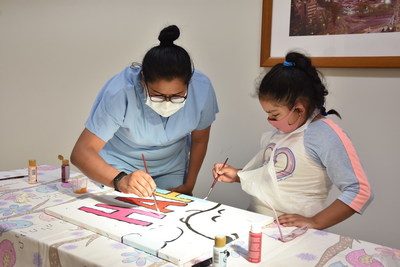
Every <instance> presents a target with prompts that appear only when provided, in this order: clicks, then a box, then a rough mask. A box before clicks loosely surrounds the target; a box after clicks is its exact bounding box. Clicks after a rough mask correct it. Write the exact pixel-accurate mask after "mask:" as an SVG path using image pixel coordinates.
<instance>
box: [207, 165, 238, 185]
mask: <svg viewBox="0 0 400 267" xmlns="http://www.w3.org/2000/svg"><path fill="white" fill-rule="evenodd" d="M223 165H224V164H223V163H215V164H214V169H213V170H212V172H213V176H214V179H218V182H225V183H234V182H240V178H239V176H238V175H237V173H238V171H239V169H235V168H233V167H232V166H230V165H228V164H225V166H224V167H223V168H222V166H223Z"/></svg>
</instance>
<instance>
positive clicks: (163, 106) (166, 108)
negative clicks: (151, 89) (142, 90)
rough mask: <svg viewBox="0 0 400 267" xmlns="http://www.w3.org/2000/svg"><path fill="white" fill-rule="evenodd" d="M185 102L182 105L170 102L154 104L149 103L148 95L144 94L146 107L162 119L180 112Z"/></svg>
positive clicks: (152, 102)
mask: <svg viewBox="0 0 400 267" xmlns="http://www.w3.org/2000/svg"><path fill="white" fill-rule="evenodd" d="M185 102H186V101H184V102H182V103H172V102H171V101H168V102H167V101H164V102H154V101H151V99H150V97H149V95H148V93H147V94H146V105H147V106H149V107H151V108H152V109H153V110H154V111H155V112H157V113H158V114H159V115H161V116H163V117H169V116H171V115H172V114H174V113H175V112H177V111H178V110H180V109H181V108H182V107H183V106H184V105H185Z"/></svg>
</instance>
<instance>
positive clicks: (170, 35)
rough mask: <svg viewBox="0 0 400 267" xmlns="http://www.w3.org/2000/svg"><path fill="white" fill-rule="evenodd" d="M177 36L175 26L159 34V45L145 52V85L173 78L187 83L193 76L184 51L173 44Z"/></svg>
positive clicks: (143, 63) (143, 66)
mask: <svg viewBox="0 0 400 267" xmlns="http://www.w3.org/2000/svg"><path fill="white" fill-rule="evenodd" d="M179 35H180V31H179V28H178V27H177V26H175V25H171V26H168V27H166V28H164V29H163V30H162V31H161V32H160V35H159V36H158V40H159V41H160V44H159V45H157V46H154V47H153V48H151V49H150V50H149V51H147V53H146V55H145V56H144V58H143V62H142V71H143V76H144V81H145V82H146V83H148V82H154V81H157V80H167V81H170V80H172V79H175V78H178V79H181V80H182V81H183V82H184V83H185V84H188V83H189V81H190V79H191V77H192V75H193V67H192V60H191V59H190V56H189V54H188V52H186V50H185V49H183V48H182V47H180V46H178V45H175V44H174V41H175V40H176V39H178V38H179Z"/></svg>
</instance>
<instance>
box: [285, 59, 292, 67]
mask: <svg viewBox="0 0 400 267" xmlns="http://www.w3.org/2000/svg"><path fill="white" fill-rule="evenodd" d="M283 66H285V67H293V66H294V63H293V62H289V61H286V60H285V61H284V62H283Z"/></svg>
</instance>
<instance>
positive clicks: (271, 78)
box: [257, 52, 341, 118]
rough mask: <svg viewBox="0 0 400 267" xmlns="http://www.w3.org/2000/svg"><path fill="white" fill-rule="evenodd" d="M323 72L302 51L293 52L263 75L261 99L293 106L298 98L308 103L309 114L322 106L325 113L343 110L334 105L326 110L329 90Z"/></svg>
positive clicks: (260, 89)
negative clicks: (323, 80)
mask: <svg viewBox="0 0 400 267" xmlns="http://www.w3.org/2000/svg"><path fill="white" fill-rule="evenodd" d="M322 78H323V76H322V74H321V73H320V72H319V71H318V70H317V69H316V68H315V67H314V66H313V65H312V64H311V60H310V59H309V58H308V57H306V56H305V55H303V54H301V53H298V52H289V53H288V54H287V55H286V57H285V62H284V63H279V64H276V65H275V66H274V67H273V68H272V69H271V70H270V71H269V72H268V73H267V74H266V75H265V77H264V78H263V79H262V81H261V84H260V86H259V88H258V92H257V93H258V97H259V99H268V100H271V99H272V100H274V101H277V102H281V103H284V104H286V105H287V106H288V107H289V108H292V107H293V106H294V105H295V104H296V101H297V100H303V101H305V102H306V106H307V113H308V114H307V116H309V115H311V113H312V112H313V111H314V109H316V108H318V109H319V110H320V111H321V114H323V115H327V114H335V115H337V116H338V117H339V118H341V117H340V114H339V113H338V112H337V111H336V110H334V109H331V110H329V111H328V112H326V109H325V96H327V95H328V90H327V89H326V88H325V85H324V84H323V82H322Z"/></svg>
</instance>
